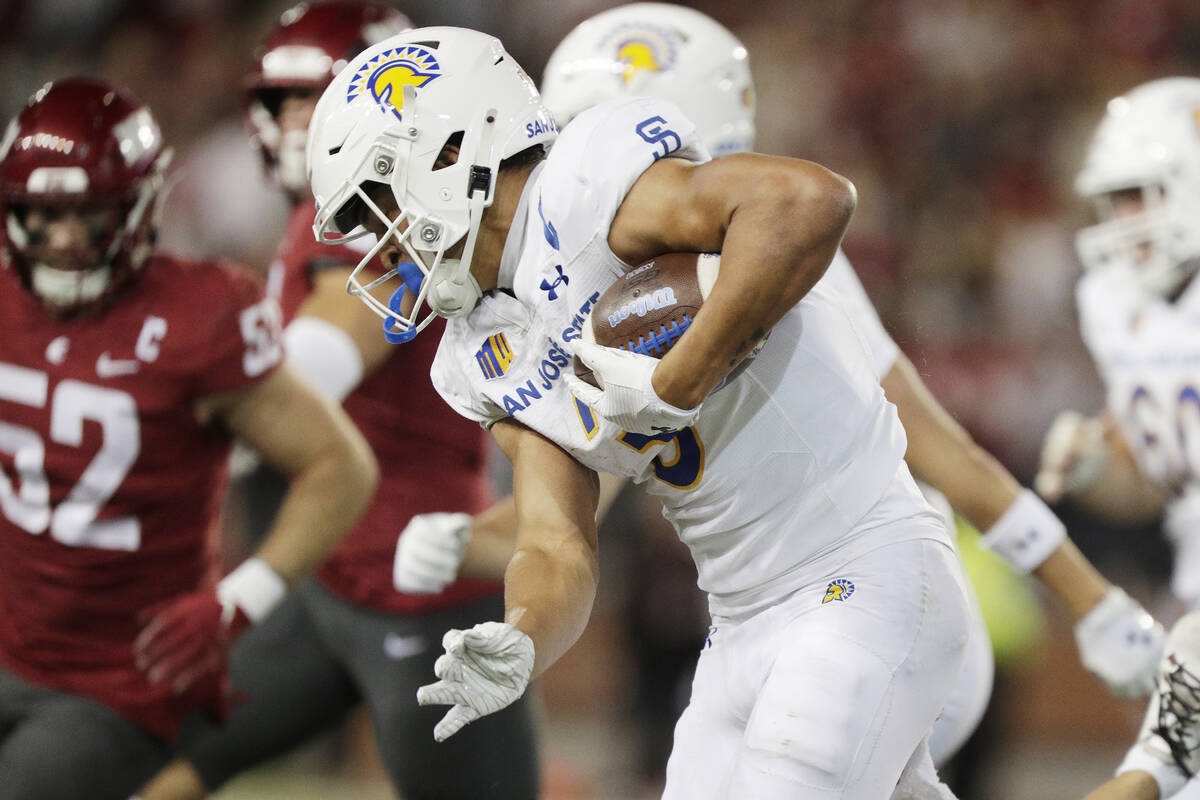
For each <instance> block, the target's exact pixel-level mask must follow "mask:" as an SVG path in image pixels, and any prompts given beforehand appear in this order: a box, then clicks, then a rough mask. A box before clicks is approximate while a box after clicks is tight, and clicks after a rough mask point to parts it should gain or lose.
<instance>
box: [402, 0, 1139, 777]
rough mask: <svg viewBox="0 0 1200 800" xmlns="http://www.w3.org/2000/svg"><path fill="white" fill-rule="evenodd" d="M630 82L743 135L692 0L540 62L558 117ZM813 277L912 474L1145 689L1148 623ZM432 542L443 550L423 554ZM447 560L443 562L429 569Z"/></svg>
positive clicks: (848, 270) (835, 278) (939, 728)
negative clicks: (863, 352) (860, 346)
mask: <svg viewBox="0 0 1200 800" xmlns="http://www.w3.org/2000/svg"><path fill="white" fill-rule="evenodd" d="M633 95H649V96H653V97H661V98H664V99H667V100H671V101H672V102H674V103H676V104H677V105H678V106H679V107H680V109H681V110H682V111H683V112H684V113H685V114H686V115H687V116H688V118H689V119H691V120H692V121H693V122H695V123H696V126H697V130H698V132H699V134H700V137H701V140H702V141H703V142H704V144H705V145H706V146H707V147H708V149H709V151H710V152H711V153H714V154H722V153H736V152H744V151H747V150H750V149H752V148H753V145H754V137H755V126H754V109H755V93H754V84H753V79H752V77H751V73H750V68H749V65H748V59H747V54H746V50H745V48H744V47H743V46H742V44H741V43H740V42H739V41H738V40H737V38H736V37H735V36H734V35H733V34H732V33H730V32H729V31H728V30H726V29H725V28H724V27H723V26H722V25H720V24H719V23H718V22H716V21H715V20H713V19H711V18H710V17H708V16H706V15H705V14H703V13H701V12H699V11H694V10H692V9H687V8H680V7H679V6H673V5H667V4H663V3H633V4H630V5H626V6H619V7H617V8H614V9H609V10H607V11H603V12H601V13H599V14H597V15H595V16H593V17H591V18H589V19H588V20H586V21H584V22H583V23H581V24H580V25H579V26H578V27H576V28H575V29H574V30H573V31H572V32H571V33H570V34H568V35H567V36H566V37H565V38H564V39H563V41H562V42H561V43H560V44H559V46H558V47H557V48H556V49H555V51H554V53H553V54H552V55H551V57H550V60H549V62H548V63H547V65H546V74H545V77H544V79H543V82H542V100H543V102H544V103H545V105H546V107H547V108H548V109H549V110H550V112H551V113H552V114H553V115H554V118H555V121H556V122H557V123H558V124H559V125H566V124H567V123H568V122H569V121H570V120H571V119H573V118H574V117H575V116H576V115H578V114H579V113H580V112H582V111H583V110H584V109H586V108H587V107H589V106H591V105H594V104H596V103H599V102H602V101H604V100H610V99H613V98H617V97H626V96H633ZM822 283H823V284H825V285H827V286H831V287H834V288H836V289H837V290H838V291H839V292H840V293H841V295H842V297H843V300H844V301H845V304H846V309H847V310H848V311H849V313H850V316H851V318H852V321H853V322H854V324H855V325H856V327H857V328H858V330H859V331H860V333H862V334H863V335H864V336H865V337H866V339H867V342H868V344H869V345H870V349H871V352H872V354H873V357H874V365H875V374H876V375H877V376H878V377H879V378H880V379H881V381H882V383H883V388H884V390H885V392H886V393H887V396H888V398H889V399H890V400H891V401H892V402H893V403H894V404H895V405H896V406H897V408H898V411H899V415H900V419H901V421H902V422H903V423H904V426H905V429H906V432H907V434H908V440H909V449H908V453H907V456H906V460H907V461H908V463H909V466H910V467H911V468H912V470H913V472H914V473H915V474H916V476H917V477H918V478H921V479H924V480H925V481H928V482H929V483H932V484H933V485H934V486H936V487H938V488H939V489H942V490H943V491H944V492H945V493H946V494H947V495H948V496H949V498H950V501H951V504H952V505H953V506H954V507H956V508H959V509H961V510H962V512H963V514H964V516H965V517H967V518H968V520H969V521H970V522H972V523H973V524H974V525H976V526H977V527H978V528H979V529H980V530H982V531H985V532H986V533H985V535H984V538H983V542H984V543H985V544H986V545H988V546H989V547H991V548H992V549H993V550H995V551H996V552H997V553H999V554H1000V555H1001V556H1003V557H1005V559H1006V560H1007V561H1008V563H1009V564H1011V565H1012V566H1013V567H1014V568H1016V569H1018V570H1020V571H1022V572H1032V573H1033V574H1034V575H1036V576H1037V577H1038V578H1040V579H1041V580H1042V581H1043V582H1044V583H1045V584H1046V586H1047V587H1048V588H1050V589H1051V590H1052V591H1053V592H1054V594H1055V595H1056V596H1057V597H1058V598H1059V600H1060V601H1061V602H1062V603H1063V604H1064V607H1065V608H1066V609H1067V610H1068V611H1069V612H1070V613H1071V614H1072V616H1073V618H1074V619H1076V620H1077V624H1076V639H1077V642H1078V644H1079V648H1080V653H1081V657H1082V660H1083V663H1084V664H1085V665H1086V666H1087V667H1088V668H1089V669H1091V670H1092V671H1093V672H1094V673H1096V674H1097V676H1098V677H1100V678H1101V679H1102V680H1104V681H1105V683H1106V684H1107V685H1108V686H1109V687H1111V688H1112V690H1113V691H1114V692H1116V693H1118V694H1121V695H1123V696H1144V695H1147V694H1149V693H1150V691H1151V690H1152V688H1153V685H1154V674H1155V670H1156V667H1157V661H1158V657H1159V654H1160V653H1161V651H1162V640H1163V633H1162V629H1161V627H1160V626H1158V625H1157V624H1156V623H1155V622H1154V621H1153V620H1152V619H1151V618H1150V616H1149V615H1148V614H1146V612H1145V611H1144V610H1143V609H1142V607H1141V606H1140V605H1139V604H1138V603H1137V602H1136V601H1134V600H1132V599H1131V598H1129V596H1128V595H1127V594H1125V593H1124V592H1123V591H1122V590H1121V589H1119V588H1117V587H1115V586H1113V585H1111V584H1110V583H1109V582H1108V581H1106V580H1105V579H1104V578H1103V577H1102V576H1101V575H1100V574H1099V573H1098V572H1097V571H1096V570H1095V569H1094V568H1092V566H1091V564H1090V563H1088V561H1087V560H1086V559H1085V558H1084V557H1083V555H1082V554H1080V553H1079V551H1078V550H1077V549H1076V547H1075V546H1074V544H1073V543H1072V542H1071V541H1070V540H1069V539H1068V538H1066V530H1065V528H1064V527H1063V526H1062V524H1061V523H1060V522H1059V521H1058V520H1057V519H1056V518H1055V517H1054V515H1053V513H1052V512H1051V511H1050V510H1049V509H1048V508H1046V506H1045V504H1044V503H1043V502H1042V501H1041V500H1039V499H1038V498H1037V497H1036V496H1035V495H1033V494H1032V493H1031V492H1028V491H1023V490H1022V489H1021V487H1020V485H1019V484H1018V482H1017V481H1016V479H1014V478H1013V477H1012V476H1011V475H1010V474H1009V473H1008V471H1007V470H1005V469H1004V467H1003V466H1002V465H1001V464H1000V463H999V462H998V461H996V460H995V459H994V458H993V457H992V456H991V455H989V454H988V453H986V452H984V451H982V450H981V449H980V448H979V447H978V446H977V445H976V444H975V443H974V442H973V441H972V439H971V438H970V436H969V434H967V433H966V432H965V431H964V430H963V429H962V428H961V427H960V426H959V425H958V424H957V423H955V422H954V420H953V419H952V418H951V417H950V415H949V414H948V413H947V412H946V411H945V410H944V409H943V408H942V407H941V406H940V405H939V404H938V403H937V401H936V400H935V399H934V398H933V397H932V396H931V395H930V394H929V392H928V390H927V389H926V388H925V386H924V384H923V382H922V381H921V379H920V377H919V376H918V374H917V371H916V369H915V368H914V367H913V365H912V363H911V362H910V361H909V360H908V358H907V357H906V356H905V355H904V354H903V353H902V352H900V349H899V348H898V347H897V345H896V343H895V342H894V341H893V340H892V338H891V337H890V336H888V334H887V332H886V331H885V330H884V328H883V325H882V323H881V322H880V320H879V316H878V314H877V313H876V312H875V309H874V307H873V306H872V305H871V303H870V300H869V299H868V297H867V295H866V292H865V291H864V289H863V287H862V284H861V283H860V282H859V280H858V278H857V276H856V274H855V272H854V269H853V268H852V267H851V265H850V262H849V261H848V260H847V259H846V257H845V256H844V255H843V254H842V253H841V252H840V251H839V252H838V254H837V255H836V256H835V257H834V260H833V263H832V264H831V265H830V267H829V270H828V271H827V272H826V274H825V277H824V278H823V279H822ZM435 523H436V520H433V519H431V520H429V521H425V520H417V521H416V523H415V528H416V527H419V528H420V529H421V532H422V534H423V535H424V538H425V539H426V540H429V543H428V544H425V546H424V547H423V548H421V549H418V546H417V543H418V542H419V541H422V539H418V538H417V537H412V538H409V539H408V541H407V542H405V543H406V544H408V545H409V549H407V550H403V551H400V552H398V553H397V570H398V571H397V574H398V575H401V574H403V575H409V576H412V577H411V578H410V580H411V581H412V582H413V583H419V582H422V581H424V582H431V583H435V584H437V583H442V582H445V581H447V580H449V579H452V578H453V576H454V568H455V567H456V566H457V559H456V557H455V555H454V554H455V547H456V545H457V544H458V543H460V542H461V541H462V539H461V536H457V535H456V534H458V533H459V532H458V531H450V530H445V531H439V530H438V529H437V526H436V524H435ZM1026 530H1033V531H1036V532H1037V533H1038V534H1040V538H1039V539H1038V541H1037V542H1036V543H1034V544H1033V546H1026V545H1025V543H1024V539H1023V537H1024V535H1025V533H1026ZM435 538H437V539H438V540H439V541H440V543H441V545H440V547H439V546H438V545H437V544H435V543H434V542H433V541H432V540H433V539H435ZM471 545H472V546H474V545H475V540H474V539H473V540H472V543H471ZM487 546H488V547H489V548H492V545H491V544H490V543H489V544H488V545H487ZM431 552H440V553H441V554H443V556H442V557H440V558H435V557H432V556H431V555H430V553H431ZM467 556H468V557H470V556H471V554H469V553H468V554H467ZM481 563H482V562H481ZM447 568H449V572H448V574H437V573H438V571H439V570H446V569H447ZM489 569H495V567H494V566H491V565H489ZM418 576H419V577H418ZM975 619H976V622H977V624H976V628H975V631H977V632H978V636H976V635H973V636H972V646H971V649H970V650H969V651H968V656H967V660H966V664H965V667H964V670H963V674H962V676H960V678H959V682H958V685H957V687H956V689H955V692H954V694H953V695H952V697H951V700H950V701H949V702H948V703H947V706H946V709H945V710H944V712H943V713H942V715H941V716H940V717H939V718H938V721H937V723H936V724H935V726H934V730H933V733H932V734H931V737H930V748H931V750H932V752H933V758H934V761H935V763H938V764H941V763H944V762H945V760H947V759H948V758H949V757H950V756H951V755H953V754H954V752H955V751H956V750H957V749H958V748H959V747H960V746H961V744H962V743H963V742H964V741H965V740H966V738H967V737H968V736H970V734H971V732H972V731H973V730H974V729H975V727H976V726H977V725H978V723H979V720H980V718H981V717H982V715H983V712H984V710H985V708H986V706H987V702H988V698H989V695H990V691H991V681H992V660H991V659H992V654H991V649H990V644H989V641H988V639H987V632H986V630H984V629H983V622H982V618H981V617H980V616H979V615H978V614H976V615H975Z"/></svg>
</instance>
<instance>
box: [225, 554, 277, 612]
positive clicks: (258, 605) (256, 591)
mask: <svg viewBox="0 0 1200 800" xmlns="http://www.w3.org/2000/svg"><path fill="white" fill-rule="evenodd" d="M285 594H287V582H286V581H284V579H283V578H281V577H280V576H279V573H278V572H276V571H275V570H273V569H271V566H270V565H269V564H267V562H265V561H263V560H262V559H261V558H247V559H246V560H245V561H243V562H242V563H241V564H239V565H238V566H237V568H235V569H234V570H233V571H232V572H230V573H229V574H228V575H226V576H225V577H224V578H222V579H221V581H220V582H219V583H218V584H217V599H218V600H220V601H221V605H222V606H223V607H224V608H226V609H232V608H233V607H234V606H236V607H238V608H240V609H241V610H242V613H244V614H245V615H246V616H247V617H249V618H250V621H251V622H253V623H256V624H257V623H258V622H260V621H261V620H262V619H263V618H264V617H266V616H267V614H269V613H271V609H273V608H275V606H277V605H279V601H280V600H282V599H283V596H284V595H285Z"/></svg>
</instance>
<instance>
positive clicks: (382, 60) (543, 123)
mask: <svg viewBox="0 0 1200 800" xmlns="http://www.w3.org/2000/svg"><path fill="white" fill-rule="evenodd" d="M557 135H558V130H557V128H556V127H555V125H554V121H553V120H552V119H551V117H550V114H549V112H548V111H546V109H545V107H544V106H542V104H541V102H540V101H539V99H538V93H537V89H536V87H535V86H534V84H533V81H532V80H530V78H529V76H528V75H526V74H525V71H524V70H522V69H521V67H520V65H518V64H517V62H516V61H515V60H514V59H513V57H512V56H511V55H509V54H508V53H507V52H506V51H505V49H504V46H503V45H502V44H501V43H500V40H498V39H496V38H495V37H493V36H488V35H487V34H484V33H479V32H478V31H473V30H467V29H465V28H449V27H439V28H416V29H414V30H411V31H407V32H405V33H402V34H399V35H397V36H393V37H391V38H389V39H386V40H385V41H383V42H380V43H379V44H377V45H374V46H372V47H370V48H368V49H366V50H364V51H363V52H362V53H360V54H359V55H358V56H356V57H355V59H354V60H353V61H352V62H351V63H350V64H349V65H348V66H347V67H346V68H345V69H343V70H342V71H341V72H339V73H338V75H337V77H335V78H334V80H333V81H332V83H330V85H329V86H328V87H327V88H326V90H325V93H324V94H323V95H322V96H321V99H320V101H319V102H318V103H317V108H316V110H315V112H314V113H313V119H312V123H311V125H310V126H309V131H308V171H309V180H310V183H311V185H312V191H313V195H314V196H315V198H316V202H317V216H316V221H315V223H314V225H313V231H314V233H315V234H316V236H317V238H318V240H320V241H322V242H325V243H327V244H338V243H343V242H346V241H347V240H349V239H354V238H358V236H361V235H366V233H367V232H366V231H365V230H361V231H358V232H354V229H355V228H357V227H358V226H359V224H360V223H361V221H362V219H363V217H362V214H363V213H364V211H365V212H366V213H372V214H375V215H376V216H377V217H379V218H380V219H381V220H382V221H383V222H384V224H385V225H387V226H388V227H387V233H386V236H385V237H383V239H381V240H380V241H379V242H377V243H376V244H375V246H374V247H373V248H371V250H370V251H369V252H368V253H367V255H366V256H364V258H363V259H362V261H360V262H359V264H358V267H357V268H356V269H355V270H354V272H353V274H352V275H351V277H350V281H349V283H348V284H347V290H348V291H349V292H350V293H352V294H355V295H357V296H358V297H359V298H360V299H362V300H363V302H365V303H366V304H367V305H368V306H369V307H370V308H371V309H372V310H373V311H375V313H377V314H379V315H380V316H381V317H383V318H384V320H385V322H384V328H385V330H386V331H387V332H388V333H389V338H391V339H393V340H394V341H405V340H407V339H409V338H412V336H415V335H416V334H417V333H418V332H419V331H420V330H422V329H423V328H424V327H425V326H426V325H428V324H429V322H431V321H432V319H433V316H434V315H438V316H443V317H450V316H458V315H461V314H466V313H467V312H469V311H470V310H471V309H472V308H473V307H474V306H475V303H476V301H477V300H478V299H479V297H480V290H479V285H478V284H477V283H476V281H475V278H474V277H473V276H472V275H471V271H470V270H471V256H472V254H473V252H474V249H475V240H476V235H477V234H478V231H479V223H480V219H481V217H482V215H483V211H484V209H485V208H487V207H488V206H490V205H491V204H492V199H493V193H494V191H495V186H496V174H497V172H498V170H499V168H500V162H501V161H502V160H503V159H506V158H508V157H510V156H512V155H515V154H517V153H519V152H521V151H523V150H526V149H528V148H530V147H533V146H535V145H541V146H543V147H548V146H549V145H550V144H551V143H552V142H553V141H554V139H555V137H556V136H557ZM448 143H451V144H455V143H456V144H458V147H459V154H458V160H457V162H456V163H454V164H451V165H449V166H444V165H442V164H438V163H437V159H438V156H439V154H440V153H441V152H442V150H443V148H444V147H445V145H446V144H448ZM369 182H373V183H382V184H386V185H388V186H390V187H391V191H392V194H393V196H394V197H395V200H396V205H397V206H398V207H399V209H400V213H399V214H398V215H397V217H396V218H395V219H394V220H393V219H389V218H388V217H386V216H385V215H384V214H383V212H382V211H381V210H380V209H379V207H378V206H377V205H376V204H375V203H374V202H372V201H371V199H370V198H369V196H368V195H367V193H366V192H365V191H364V189H363V186H364V184H367V183H369ZM387 237H395V238H396V240H397V241H398V242H399V243H400V244H401V246H402V247H403V249H404V251H405V252H406V253H408V255H409V257H410V258H411V259H412V262H413V263H412V264H411V265H410V264H408V263H407V262H405V263H403V264H400V265H399V266H398V267H397V268H396V269H393V270H391V271H390V272H388V273H386V274H385V275H383V276H381V277H376V276H375V275H370V276H369V278H368V279H364V278H362V277H360V275H361V273H362V270H363V268H364V267H365V266H366V265H367V264H368V263H369V262H370V260H371V259H372V258H374V256H375V254H376V253H378V252H379V250H380V249H382V247H383V245H384V243H385V242H386V239H387ZM464 237H465V243H464V247H463V252H462V255H461V256H460V257H459V258H446V252H447V251H448V250H449V249H450V248H452V247H454V246H455V245H457V244H458V243H459V242H460V241H463V239H464ZM396 276H399V277H400V279H401V280H402V281H403V283H404V286H403V287H401V290H397V291H396V292H395V293H394V294H393V296H392V298H391V301H390V302H389V303H388V304H384V303H382V302H380V301H379V300H376V299H375V298H374V297H372V296H371V295H370V293H369V291H370V290H371V289H373V288H374V287H376V286H379V285H380V284H382V283H384V282H385V281H389V280H391V279H392V278H394V277H396ZM364 280H365V282H364ZM404 288H407V289H408V290H409V291H410V292H411V293H412V294H413V295H415V303H414V305H413V307H412V308H411V310H407V311H402V310H401V301H402V298H403V294H404V292H403V289H404ZM426 303H427V304H428V306H429V311H428V313H426V315H425V316H424V317H422V316H421V312H422V309H423V307H424V306H425V304H426Z"/></svg>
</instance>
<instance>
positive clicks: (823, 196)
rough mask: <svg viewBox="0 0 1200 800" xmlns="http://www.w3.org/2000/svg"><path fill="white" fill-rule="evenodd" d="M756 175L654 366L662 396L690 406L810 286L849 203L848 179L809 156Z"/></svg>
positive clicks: (834, 243) (834, 244)
mask: <svg viewBox="0 0 1200 800" xmlns="http://www.w3.org/2000/svg"><path fill="white" fill-rule="evenodd" d="M780 161H782V162H783V163H784V165H786V166H787V167H790V168H789V169H778V170H775V171H773V172H771V173H770V174H768V175H763V176H759V179H758V180H757V181H756V182H755V184H754V187H753V189H751V190H747V195H746V197H745V198H744V200H742V201H740V202H739V203H738V205H737V207H736V208H735V210H734V211H733V214H732V216H731V217H730V220H729V225H728V228H727V230H726V232H725V237H724V241H723V242H722V245H721V270H720V272H719V274H718V276H717V280H716V282H715V283H714V285H713V288H712V292H711V293H710V294H709V296H708V298H707V299H706V300H705V302H704V306H703V308H702V309H701V310H700V312H699V313H697V315H696V319H695V321H694V322H693V323H692V325H691V327H690V328H689V329H688V334H687V336H686V337H685V338H684V339H683V341H682V342H681V345H680V346H679V347H675V348H673V349H672V350H671V351H670V352H669V353H667V355H666V356H664V357H663V360H662V363H661V364H660V365H659V367H658V368H657V369H656V370H655V372H654V379H653V384H654V389H655V391H656V392H657V393H658V395H659V397H660V398H662V399H663V400H664V401H666V402H668V403H671V404H673V405H675V406H678V407H680V408H693V407H695V406H696V405H698V404H699V403H700V402H701V401H702V400H703V399H704V398H705V397H706V396H707V395H708V393H709V392H710V391H712V389H713V388H714V387H715V386H716V385H717V384H718V383H720V381H721V380H722V379H723V378H724V377H725V376H726V375H727V374H728V373H729V371H730V370H732V369H733V368H734V367H735V366H736V365H737V364H738V363H739V362H740V361H741V359H742V358H743V357H744V356H745V355H746V354H747V353H749V352H750V350H752V349H753V348H754V346H755V345H757V344H758V343H759V341H761V339H762V338H763V337H764V336H765V335H766V334H767V333H768V332H769V331H770V329H771V327H772V326H774V325H775V323H776V322H778V321H779V320H780V319H781V318H782V317H783V315H784V314H786V313H787V312H788V310H789V309H791V308H792V307H793V306H795V305H796V303H798V302H799V301H800V299H801V298H802V297H803V296H804V295H805V294H806V293H807V292H808V291H809V289H811V288H812V287H813V286H814V285H815V284H816V283H817V281H818V280H820V278H821V276H822V275H824V274H825V270H826V269H827V268H828V267H829V263H830V262H831V261H832V260H833V256H834V254H835V253H836V252H837V248H838V245H839V244H840V243H841V239H842V234H843V233H844V232H845V229H846V225H847V224H848V223H849V221H850V216H851V214H852V213H853V211H854V206H855V194H854V187H853V185H852V184H850V183H849V182H848V181H846V180H845V179H843V178H841V177H839V176H837V175H835V174H834V173H832V172H829V171H828V170H825V169H823V168H822V167H819V166H818V165H816V164H811V163H809V162H803V161H796V160H792V159H787V160H780Z"/></svg>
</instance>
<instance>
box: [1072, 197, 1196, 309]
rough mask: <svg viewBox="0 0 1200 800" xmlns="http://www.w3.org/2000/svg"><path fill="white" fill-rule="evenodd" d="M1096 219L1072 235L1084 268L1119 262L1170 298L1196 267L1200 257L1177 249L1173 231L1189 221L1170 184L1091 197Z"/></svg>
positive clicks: (1117, 264) (1142, 281)
mask: <svg viewBox="0 0 1200 800" xmlns="http://www.w3.org/2000/svg"><path fill="white" fill-rule="evenodd" d="M1089 200H1090V201H1091V204H1092V208H1093V210H1094V212H1095V214H1096V218H1097V219H1098V220H1099V221H1098V222H1097V223H1096V224H1094V225H1091V226H1088V227H1086V228H1084V229H1083V230H1081V231H1080V232H1079V233H1078V235H1077V236H1076V249H1077V250H1078V253H1079V258H1080V261H1082V262H1083V265H1084V266H1085V267H1086V268H1088V269H1099V268H1103V267H1109V266H1122V267H1124V268H1129V269H1132V270H1133V271H1134V273H1135V274H1136V275H1137V277H1138V280H1139V281H1140V282H1141V283H1142V285H1143V286H1145V288H1146V289H1147V290H1148V291H1150V292H1152V293H1153V294H1155V295H1158V296H1160V297H1164V298H1171V297H1173V296H1174V295H1175V294H1176V293H1177V292H1178V291H1179V289H1180V288H1181V287H1182V286H1183V285H1184V283H1185V282H1186V281H1187V280H1188V279H1189V278H1190V277H1192V275H1193V274H1195V272H1196V268H1197V267H1198V266H1200V258H1198V257H1197V256H1195V255H1191V256H1189V255H1188V254H1186V253H1181V252H1180V248H1179V247H1178V245H1177V243H1176V242H1175V237H1174V236H1173V235H1172V232H1173V231H1175V230H1177V229H1179V228H1180V227H1181V226H1186V225H1187V224H1188V221H1187V220H1184V219H1180V212H1181V210H1182V205H1181V204H1180V203H1178V202H1172V198H1171V196H1170V188H1169V187H1167V186H1165V185H1164V184H1162V183H1149V184H1144V185H1139V186H1134V187H1130V188H1126V189H1116V190H1113V191H1108V192H1102V193H1099V194H1096V195H1093V196H1092V197H1090V198H1089Z"/></svg>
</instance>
